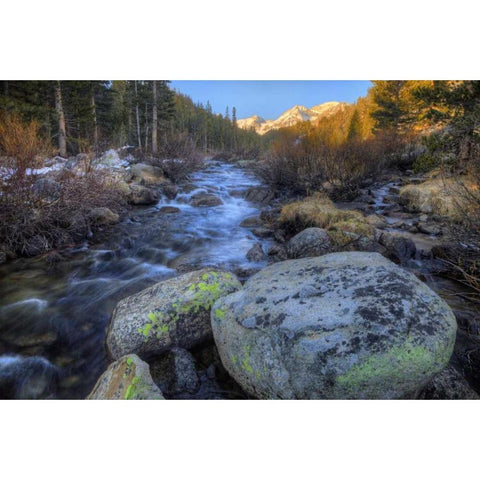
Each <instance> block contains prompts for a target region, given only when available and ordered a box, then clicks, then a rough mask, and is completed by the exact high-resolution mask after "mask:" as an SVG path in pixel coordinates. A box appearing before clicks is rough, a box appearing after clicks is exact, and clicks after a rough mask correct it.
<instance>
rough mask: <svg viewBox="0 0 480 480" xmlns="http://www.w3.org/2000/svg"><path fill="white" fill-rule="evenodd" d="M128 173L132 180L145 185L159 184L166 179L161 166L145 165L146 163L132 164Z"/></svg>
mask: <svg viewBox="0 0 480 480" xmlns="http://www.w3.org/2000/svg"><path fill="white" fill-rule="evenodd" d="M130 174H131V177H132V181H133V182H135V183H139V184H140V185H145V186H147V187H151V186H154V185H159V184H161V183H165V182H166V181H167V180H166V178H165V176H164V175H163V170H162V169H161V168H159V167H154V166H152V165H147V164H146V163H137V164H135V165H132V166H131V167H130Z"/></svg>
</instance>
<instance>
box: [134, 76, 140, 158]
mask: <svg viewBox="0 0 480 480" xmlns="http://www.w3.org/2000/svg"><path fill="white" fill-rule="evenodd" d="M134 84H135V116H136V119H137V142H138V147H139V148H140V150H142V139H141V137H140V114H139V112H138V96H137V81H136V80H135V82H134Z"/></svg>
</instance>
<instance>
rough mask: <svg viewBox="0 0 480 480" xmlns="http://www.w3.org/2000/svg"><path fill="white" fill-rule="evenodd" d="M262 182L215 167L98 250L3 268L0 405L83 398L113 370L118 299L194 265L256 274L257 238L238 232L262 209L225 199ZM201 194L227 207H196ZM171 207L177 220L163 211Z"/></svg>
mask: <svg viewBox="0 0 480 480" xmlns="http://www.w3.org/2000/svg"><path fill="white" fill-rule="evenodd" d="M258 184H259V182H258V180H256V179H255V178H254V177H253V176H252V175H251V174H249V173H247V172H245V171H244V170H242V169H240V168H237V167H235V166H233V165H228V164H221V163H217V162H211V164H210V165H209V167H208V170H203V171H199V172H197V173H195V174H194V175H193V177H192V179H191V182H190V183H189V184H186V185H184V186H182V187H181V188H180V191H179V195H178V197H177V198H176V199H175V200H167V199H165V198H162V199H161V200H160V201H159V203H158V205H155V206H154V207H150V208H140V207H139V208H138V209H136V210H135V212H133V213H131V214H130V215H129V217H130V218H127V219H125V220H124V221H123V222H122V223H121V224H120V225H119V226H118V227H116V228H115V230H114V231H113V232H111V233H109V235H108V238H107V240H105V241H104V242H103V243H102V244H100V245H94V246H92V247H91V248H89V246H88V244H87V243H85V244H84V245H82V246H80V247H77V248H76V249H73V250H70V251H68V252H64V256H65V260H63V261H60V262H58V263H56V264H54V265H49V264H48V262H47V261H46V260H45V259H41V258H36V259H19V260H16V261H13V262H9V263H7V264H5V265H2V266H0V278H2V282H1V284H0V398H12V397H14V398H53V397H55V398H84V397H85V396H86V395H87V394H88V393H89V391H90V389H91V388H92V386H93V384H94V383H95V381H96V380H97V378H98V377H99V376H100V374H101V373H102V371H103V370H104V369H105V367H106V366H107V358H106V352H105V348H104V341H105V328H106V326H107V324H108V321H109V317H110V315H111V312H112V310H113V308H114V306H115V304H116V303H117V301H118V300H120V299H121V298H123V297H125V296H127V295H131V294H132V293H135V292H138V291H139V290H142V289H143V288H146V287H148V286H150V285H152V284H154V283H156V282H158V281H161V280H164V279H167V278H170V277H172V276H175V275H177V274H178V271H182V270H184V269H188V268H192V266H193V267H200V266H203V265H216V266H219V267H223V268H227V269H235V268H239V267H241V268H251V267H258V266H260V265H259V264H252V263H251V262H248V261H247V260H246V257H245V255H246V253H247V252H248V250H249V249H250V248H251V247H252V246H253V245H254V244H255V243H256V242H257V241H258V240H257V239H255V238H254V237H253V236H252V234H251V233H250V231H249V230H247V229H245V228H242V227H240V226H239V225H240V223H241V222H242V220H244V219H245V218H247V217H249V216H252V215H257V214H258V213H259V211H258V208H257V207H256V206H254V205H253V204H251V203H250V202H247V201H246V200H244V199H243V198H240V197H239V196H238V193H237V196H233V195H230V193H229V192H231V191H235V192H239V191H240V192H241V191H242V190H246V189H247V188H249V187H250V186H254V185H258ZM198 193H210V194H214V195H216V196H217V197H219V198H220V199H221V200H222V202H223V204H222V205H219V206H216V207H193V206H191V205H190V204H189V201H190V199H191V197H192V196H193V195H195V194H198ZM165 206H172V207H177V208H178V209H180V212H178V213H162V212H160V208H161V207H165Z"/></svg>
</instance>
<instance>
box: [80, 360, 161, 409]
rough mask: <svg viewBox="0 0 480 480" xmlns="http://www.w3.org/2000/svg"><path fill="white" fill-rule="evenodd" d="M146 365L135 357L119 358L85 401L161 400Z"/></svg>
mask: <svg viewBox="0 0 480 480" xmlns="http://www.w3.org/2000/svg"><path fill="white" fill-rule="evenodd" d="M163 399H164V398H163V395H162V392H161V390H160V389H159V388H158V387H157V386H156V385H155V383H153V380H152V377H151V375H150V369H149V366H148V364H147V363H145V362H144V361H142V360H141V359H140V358H138V357H137V355H134V354H130V355H125V356H123V357H122V358H119V359H118V360H117V361H116V362H114V363H112V364H111V365H109V366H108V368H107V370H106V371H105V372H104V373H103V374H102V376H101V377H100V378H99V379H98V381H97V383H96V384H95V386H94V387H93V390H92V391H91V392H90V395H88V397H87V400H163Z"/></svg>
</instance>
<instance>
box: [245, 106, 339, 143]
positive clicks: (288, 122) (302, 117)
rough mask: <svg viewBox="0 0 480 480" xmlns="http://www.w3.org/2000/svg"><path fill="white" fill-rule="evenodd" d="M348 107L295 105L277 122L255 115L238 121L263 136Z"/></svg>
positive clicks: (276, 120) (277, 119)
mask: <svg viewBox="0 0 480 480" xmlns="http://www.w3.org/2000/svg"><path fill="white" fill-rule="evenodd" d="M346 105H348V104H347V103H343V102H336V101H330V102H325V103H320V104H319V105H315V106H314V107H312V108H307V107H305V106H304V105H294V106H293V107H292V108H290V109H288V110H285V111H284V112H283V113H282V114H281V115H280V116H279V117H278V118H276V119H275V120H266V121H265V120H264V119H263V118H262V117H259V116H258V115H253V116H251V117H249V118H244V119H240V120H238V126H239V127H240V128H246V129H249V128H252V127H253V128H255V130H256V131H257V133H259V134H260V135H263V134H265V133H267V132H269V131H270V130H276V129H279V128H284V127H291V126H292V125H295V124H297V123H299V122H313V121H315V120H318V119H320V118H322V117H327V116H329V115H332V114H334V113H335V112H336V111H338V110H339V109H340V108H343V107H344V106H346Z"/></svg>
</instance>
